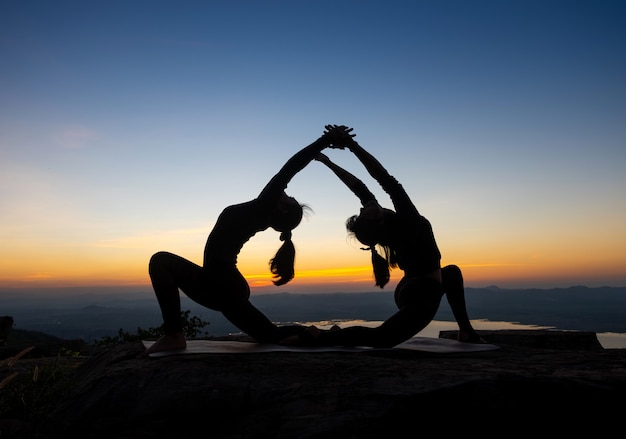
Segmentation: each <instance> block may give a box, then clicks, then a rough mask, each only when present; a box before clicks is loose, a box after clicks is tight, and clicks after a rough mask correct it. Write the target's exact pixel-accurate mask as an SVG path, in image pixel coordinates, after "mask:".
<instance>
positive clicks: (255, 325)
mask: <svg viewBox="0 0 626 439" xmlns="http://www.w3.org/2000/svg"><path fill="white" fill-rule="evenodd" d="M337 135H339V136H340V137H341V138H343V137H344V136H345V128H344V127H336V126H331V125H327V126H326V130H325V132H324V134H323V135H322V136H321V137H320V138H319V139H317V140H316V141H315V142H313V143H312V144H310V145H309V146H307V147H305V148H303V149H302V150H300V151H299V152H298V153H296V154H295V155H294V156H293V157H291V158H290V159H289V160H288V161H287V162H286V163H285V165H284V166H283V167H282V168H281V169H280V171H278V173H277V174H276V175H275V176H274V177H273V178H272V179H271V180H270V181H269V183H268V184H267V185H266V186H265V188H264V189H263V190H262V191H261V193H260V194H259V196H258V197H257V198H255V199H254V200H251V201H248V202H245V203H241V204H235V205H233V206H229V207H226V208H225V209H224V210H223V211H222V213H221V214H220V215H219V217H218V219H217V222H216V223H215V227H214V228H213V230H212V231H211V233H210V234H209V237H208V239H207V242H206V245H205V248H204V262H203V265H202V266H200V265H197V264H195V263H193V262H191V261H189V260H187V259H185V258H182V257H180V256H178V255H175V254H172V253H169V252H164V251H161V252H158V253H155V254H154V255H153V256H152V257H151V259H150V263H149V266H148V271H149V274H150V280H151V281H152V287H153V289H154V292H155V295H156V297H157V301H158V302H159V307H160V308H161V314H162V317H163V327H164V330H165V335H164V336H163V337H162V338H160V339H159V340H157V341H156V343H154V344H153V345H152V346H150V348H148V349H146V350H145V351H144V352H143V353H142V354H140V356H147V355H149V354H151V353H153V352H161V351H169V350H177V349H184V348H185V347H186V345H187V343H186V340H185V337H184V333H183V328H182V322H181V305H180V294H179V290H180V291H182V292H183V293H185V294H186V295H187V296H188V297H189V298H190V299H192V300H193V301H194V302H197V303H199V304H200V305H203V306H205V307H207V308H210V309H212V310H215V311H220V312H222V314H223V315H224V316H225V317H226V318H227V319H228V320H229V321H230V322H231V323H232V324H234V325H235V326H236V327H238V328H239V329H241V330H242V331H243V332H245V333H247V334H248V335H249V336H251V337H253V338H254V339H256V340H257V341H258V342H261V343H277V342H278V341H280V340H281V339H284V338H285V337H289V336H292V335H294V334H298V333H299V332H301V331H303V330H304V329H305V328H304V327H301V326H280V327H279V326H276V325H274V324H273V323H272V322H271V321H270V320H269V319H268V318H267V317H266V316H265V315H264V314H263V313H262V312H261V311H259V310H258V309H257V308H256V307H254V305H252V303H250V300H249V298H250V287H249V285H248V283H247V281H246V279H245V278H244V277H243V275H242V274H241V272H240V271H239V269H238V268H237V255H238V254H239V252H240V251H241V249H242V247H243V246H244V244H245V243H246V242H247V241H248V240H249V239H250V238H252V237H253V236H254V235H255V234H256V233H257V232H261V231H264V230H267V229H268V228H272V229H274V230H276V231H278V232H280V240H281V241H283V244H282V246H281V247H280V248H279V249H278V251H277V253H276V255H275V256H274V258H272V259H271V260H270V261H269V265H270V271H271V273H272V275H273V283H274V284H275V285H284V284H286V283H287V282H289V281H290V280H292V279H293V277H294V260H295V248H294V245H293V242H292V241H291V232H292V230H293V229H295V228H296V227H297V226H298V225H299V224H300V221H301V220H302V216H303V211H304V210H305V209H306V208H307V207H306V206H303V205H301V204H299V203H298V202H297V201H296V200H295V199H294V198H292V197H290V196H288V195H287V194H285V192H284V190H285V188H286V187H287V185H288V183H289V182H290V181H291V179H292V178H293V177H294V176H295V175H296V174H297V173H298V172H300V171H301V170H302V169H303V168H304V167H305V166H306V165H307V164H309V163H310V162H311V161H312V160H313V159H314V158H315V157H316V156H317V154H319V153H320V152H321V151H322V150H323V149H324V148H327V147H329V146H331V145H332V144H333V143H335V142H336V141H337V140H339V138H338V137H337Z"/></svg>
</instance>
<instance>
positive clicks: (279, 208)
mask: <svg viewBox="0 0 626 439" xmlns="http://www.w3.org/2000/svg"><path fill="white" fill-rule="evenodd" d="M303 213H304V206H303V205H301V204H300V203H298V202H297V201H296V199H295V198H293V197H290V196H288V195H287V194H285V193H283V195H282V197H281V198H280V199H279V200H278V204H277V205H276V207H275V208H274V210H273V211H272V213H271V216H270V227H272V229H274V230H276V231H277V232H281V233H286V232H290V231H292V230H293V229H295V228H296V227H298V225H299V224H300V221H302V215H303Z"/></svg>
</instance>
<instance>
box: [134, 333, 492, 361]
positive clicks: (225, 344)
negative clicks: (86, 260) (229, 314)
mask: <svg viewBox="0 0 626 439" xmlns="http://www.w3.org/2000/svg"><path fill="white" fill-rule="evenodd" d="M142 343H143V345H144V346H145V347H146V348H149V347H150V346H152V344H153V343H154V341H148V340H144V341H143V342H142ZM392 349H409V350H414V351H422V352H435V353H459V352H483V351H493V350H496V349H500V348H499V347H498V346H496V345H492V344H487V343H481V344H476V343H461V342H460V341H456V340H451V339H447V338H431V337H413V338H411V339H409V340H407V341H406V342H404V343H401V344H399V345H397V346H395V347H393V348H392ZM372 350H384V349H374V348H369V347H340V346H315V347H304V346H282V345H275V344H263V343H250V342H241V341H223V340H188V341H187V349H181V350H176V351H168V352H155V353H153V354H150V357H152V358H156V357H166V356H169V355H190V354H249V353H262V352H366V351H372Z"/></svg>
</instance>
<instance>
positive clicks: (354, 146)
mask: <svg viewBox="0 0 626 439" xmlns="http://www.w3.org/2000/svg"><path fill="white" fill-rule="evenodd" d="M332 128H334V129H335V130H336V131H338V132H341V131H342V130H343V137H340V136H339V134H336V136H337V138H339V139H341V143H340V144H333V145H331V146H332V147H334V148H340V149H343V147H346V148H348V149H349V150H350V151H352V153H353V154H354V155H355V156H356V157H357V158H358V159H359V161H360V162H361V163H362V164H363V166H365V169H367V172H368V173H369V174H370V175H371V176H372V178H374V179H375V180H376V181H377V182H378V184H380V186H381V187H382V188H383V190H384V191H385V192H386V193H387V194H388V195H389V196H390V197H391V201H392V202H393V204H394V207H395V208H396V211H398V210H403V209H404V208H405V207H408V208H409V209H411V210H417V209H416V208H415V206H414V205H413V203H412V201H411V199H410V198H409V196H408V194H407V193H406V192H405V190H404V188H403V187H402V185H401V184H400V183H398V180H396V179H395V177H393V176H392V175H390V174H389V172H387V170H386V169H385V168H384V167H383V165H382V164H381V163H380V162H379V161H378V160H377V159H376V157H374V156H373V155H372V154H370V153H369V152H367V151H366V150H365V149H363V147H362V146H361V145H359V144H358V143H357V142H356V140H354V139H353V137H354V135H352V134H351V133H350V132H351V131H352V128H346V127H342V126H337V125H333V126H332ZM337 143H338V142H337Z"/></svg>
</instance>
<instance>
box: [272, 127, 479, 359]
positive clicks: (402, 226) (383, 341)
mask: <svg viewBox="0 0 626 439" xmlns="http://www.w3.org/2000/svg"><path fill="white" fill-rule="evenodd" d="M334 128H335V129H337V130H343V133H344V137H343V142H338V143H336V144H335V145H334V148H339V149H343V148H344V147H345V148H348V149H349V150H350V151H352V153H354V155H355V156H356V157H357V158H358V159H359V160H360V161H361V163H362V164H363V165H364V166H365V168H366V169H367V171H368V172H369V174H370V175H371V176H372V177H373V178H374V179H375V180H376V181H377V182H378V183H379V184H380V185H381V187H382V188H383V190H384V191H385V192H386V193H387V194H388V195H389V197H390V198H391V201H392V203H393V206H394V209H395V211H393V210H391V209H385V208H382V207H381V206H380V205H379V204H378V201H377V200H376V198H375V197H374V195H373V194H372V192H371V191H370V190H369V189H368V188H367V186H366V185H365V184H364V183H363V182H362V181H361V180H359V179H358V178H357V177H355V176H354V175H352V174H351V173H350V172H348V171H346V170H345V169H343V168H341V167H340V166H338V165H337V164H335V163H334V162H332V161H331V160H330V159H329V158H328V157H327V156H325V155H324V154H322V153H320V154H319V155H318V156H317V157H316V160H317V161H319V162H321V163H324V164H325V165H326V166H327V167H328V168H329V169H331V170H332V171H333V172H334V173H335V174H336V175H337V177H339V179H340V180H341V181H342V182H343V183H344V184H345V185H346V186H347V187H348V188H350V190H351V191H352V192H353V193H354V194H355V195H356V196H357V197H358V198H359V199H360V200H361V204H362V206H363V207H362V208H361V211H360V213H359V214H358V215H354V216H352V217H350V218H349V219H348V220H347V222H346V228H347V230H348V232H349V233H350V234H352V235H353V236H354V237H356V239H357V240H358V241H359V242H361V243H362V244H363V245H365V246H367V247H366V248H364V249H363V250H367V251H370V252H371V257H372V265H373V268H374V277H375V280H376V285H377V286H379V287H380V288H383V287H384V286H385V284H387V282H388V281H389V276H390V275H389V270H390V268H396V267H398V268H400V269H401V270H403V271H404V276H403V277H402V279H401V280H400V281H399V282H398V284H397V286H396V289H395V293H394V299H395V303H396V305H397V307H398V311H397V312H396V313H395V314H393V315H392V316H391V317H389V318H388V319H387V320H385V321H384V322H383V323H382V324H381V325H380V326H378V327H375V328H369V327H363V326H352V327H346V328H338V327H334V328H333V329H331V330H323V331H322V330H319V329H318V328H316V327H310V328H309V329H307V331H305V332H304V333H300V334H299V335H298V336H291V337H289V338H287V339H285V340H283V341H281V343H283V344H301V345H334V346H371V347H378V348H385V347H392V346H395V345H397V344H399V343H402V342H404V341H406V340H408V339H409V338H411V337H413V336H414V335H415V334H417V333H418V332H420V331H421V330H422V329H424V328H425V327H426V326H427V325H428V324H429V323H430V322H431V321H432V319H433V318H434V316H435V314H436V313H437V310H438V309H439V305H440V302H441V297H442V295H443V294H444V293H445V294H446V297H447V299H448V302H449V304H450V307H451V309H452V312H453V314H454V317H455V319H456V321H457V323H458V325H459V337H458V338H459V340H460V341H463V342H472V343H483V342H484V341H483V340H482V339H481V338H480V336H479V335H478V333H477V332H476V331H475V330H474V328H473V327H472V325H471V323H470V320H469V317H468V314H467V308H466V304H465V292H464V286H463V277H462V274H461V270H460V269H459V267H457V266H456V265H448V266H446V267H443V268H441V265H440V260H441V254H440V252H439V249H438V247H437V243H436V242H435V238H434V235H433V231H432V227H431V225H430V222H429V221H428V220H427V219H426V218H424V217H423V216H422V215H421V214H420V213H419V212H418V210H417V208H416V207H415V206H414V204H413V202H412V201H411V199H410V198H409V196H408V195H407V193H406V192H405V191H404V188H403V187H402V185H401V184H400V183H398V181H397V180H396V179H395V178H394V177H392V176H391V175H389V173H388V172H387V170H386V169H385V168H384V167H383V166H382V165H381V164H380V162H379V161H378V160H377V159H376V158H374V156H372V155H371V154H370V153H368V152H367V151H365V149H363V148H362V147H361V146H360V145H359V144H358V143H357V142H356V141H355V140H354V138H353V137H354V135H353V134H351V131H352V128H347V127H345V126H334ZM377 249H379V250H380V251H381V253H382V255H381V254H379V253H378V251H377Z"/></svg>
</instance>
